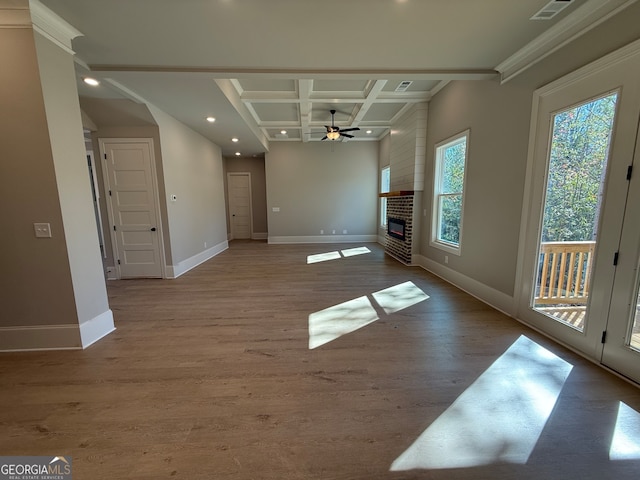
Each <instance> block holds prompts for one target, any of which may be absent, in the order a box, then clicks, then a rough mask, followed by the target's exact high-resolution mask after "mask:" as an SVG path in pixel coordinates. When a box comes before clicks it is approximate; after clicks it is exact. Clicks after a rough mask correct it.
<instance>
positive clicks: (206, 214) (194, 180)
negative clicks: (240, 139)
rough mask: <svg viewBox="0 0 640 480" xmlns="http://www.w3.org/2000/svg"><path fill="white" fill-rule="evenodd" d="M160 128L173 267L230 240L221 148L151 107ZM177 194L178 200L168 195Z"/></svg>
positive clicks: (164, 200)
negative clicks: (173, 199) (174, 200)
mask: <svg viewBox="0 0 640 480" xmlns="http://www.w3.org/2000/svg"><path fill="white" fill-rule="evenodd" d="M149 110H150V111H151V113H152V115H153V117H154V118H155V120H156V122H157V123H158V126H159V128H160V146H161V150H162V168H163V171H164V190H165V192H166V195H165V197H164V198H161V199H160V202H161V203H165V204H166V208H167V220H168V225H167V226H165V228H166V227H168V229H169V236H170V238H171V256H172V259H173V265H174V266H177V265H179V264H180V263H182V262H185V261H188V260H189V259H191V258H192V257H196V256H197V255H199V254H201V253H202V252H203V251H205V250H207V249H209V248H212V247H214V246H216V245H221V244H223V243H224V244H226V242H227V221H226V213H225V196H224V173H223V166H222V154H221V153H220V148H219V147H218V146H217V145H215V144H213V143H211V142H210V141H209V140H207V139H206V138H204V137H203V136H202V135H200V134H199V133H196V132H194V131H193V130H191V129H189V128H188V127H187V126H185V125H184V124H183V123H180V122H179V121H178V120H176V119H175V118H173V117H171V116H170V115H167V114H166V113H165V112H163V111H162V110H160V109H158V108H156V107H154V106H152V105H149ZM171 195H176V196H177V201H176V202H171V201H170V199H169V197H170V196H171Z"/></svg>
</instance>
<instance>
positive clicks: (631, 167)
mask: <svg viewBox="0 0 640 480" xmlns="http://www.w3.org/2000/svg"><path fill="white" fill-rule="evenodd" d="M631 172H633V165H629V166H628V167H627V180H631Z"/></svg>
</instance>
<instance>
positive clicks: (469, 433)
mask: <svg viewBox="0 0 640 480" xmlns="http://www.w3.org/2000/svg"><path fill="white" fill-rule="evenodd" d="M572 368H573V367H572V365H571V364H569V363H567V362H565V361H564V360H562V359H561V358H559V357H557V356H556V355H554V354H553V353H551V352H550V351H548V350H547V349H545V348H543V347H541V346H540V345H538V344H537V343H535V342H533V341H532V340H530V339H528V338H527V337H525V336H521V337H520V338H519V339H518V340H516V341H515V342H514V343H513V344H512V345H511V346H510V347H509V349H508V350H507V351H506V352H505V353H504V354H503V355H502V356H500V358H498V359H497V360H496V361H495V362H494V363H493V364H492V365H491V366H490V367H489V368H488V369H487V370H485V371H484V373H483V374H482V375H481V376H480V377H479V378H478V379H477V380H476V381H475V382H474V383H473V384H472V385H471V386H470V387H469V388H467V389H466V390H465V391H464V392H463V393H462V394H461V395H460V396H459V397H458V398H457V399H456V400H455V401H454V402H453V404H452V405H451V406H450V407H449V408H448V409H447V410H446V411H445V412H444V413H443V414H442V415H440V417H438V418H437V419H436V420H435V421H434V422H433V423H432V424H431V425H430V426H429V427H428V428H427V429H426V430H425V431H424V432H423V433H422V434H421V435H420V436H419V437H418V439H417V440H416V441H415V442H414V443H413V444H412V445H411V446H410V447H409V448H408V449H407V450H406V451H405V452H404V453H402V455H400V456H399V457H398V458H397V459H396V460H395V461H394V462H393V464H392V465H391V471H405V470H412V469H441V468H464V467H474V466H479V465H488V464H492V463H497V462H507V463H516V464H525V463H526V462H527V460H528V458H529V456H530V455H531V452H532V451H533V449H534V447H535V445H536V443H537V441H538V438H539V436H540V433H541V432H542V430H543V428H544V426H545V423H546V422H547V419H548V417H549V415H550V414H551V411H552V410H553V408H554V406H555V404H556V401H557V399H558V396H559V395H560V391H561V390H562V386H563V385H564V382H565V380H566V379H567V377H568V376H569V373H570V372H571V369H572Z"/></svg>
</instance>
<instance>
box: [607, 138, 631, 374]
mask: <svg viewBox="0 0 640 480" xmlns="http://www.w3.org/2000/svg"><path fill="white" fill-rule="evenodd" d="M637 138H638V141H637V142H636V150H635V158H634V160H635V161H634V162H633V164H634V165H635V168H636V171H635V172H630V177H631V178H630V179H629V180H630V181H629V193H628V196H627V202H626V207H625V215H624V222H623V227H622V234H621V237H620V248H619V251H618V259H617V260H618V265H617V267H616V274H615V277H614V282H613V291H612V295H611V306H610V309H609V315H608V319H607V325H606V329H605V331H606V338H605V339H604V340H605V342H604V344H603V349H602V363H603V364H604V365H607V366H608V367H611V368H612V369H614V370H616V371H618V372H620V373H622V374H623V375H626V376H627V377H629V378H631V379H633V380H635V381H636V382H638V383H640V171H638V170H640V126H639V129H638V134H637Z"/></svg>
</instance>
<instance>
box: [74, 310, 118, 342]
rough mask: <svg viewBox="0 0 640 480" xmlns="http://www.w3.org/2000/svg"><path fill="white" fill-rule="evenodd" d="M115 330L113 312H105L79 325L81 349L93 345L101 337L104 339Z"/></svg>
mask: <svg viewBox="0 0 640 480" xmlns="http://www.w3.org/2000/svg"><path fill="white" fill-rule="evenodd" d="M115 329H116V327H115V325H114V324H113V312H112V311H111V310H107V311H106V312H104V313H102V314H100V315H98V316H97V317H94V318H92V319H91V320H88V321H86V322H83V323H81V324H80V339H81V340H82V348H87V347H88V346H89V345H93V344H94V343H96V342H97V341H98V340H100V339H101V338H102V337H106V336H107V335H109V334H110V333H111V332H113V331H114V330H115Z"/></svg>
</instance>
